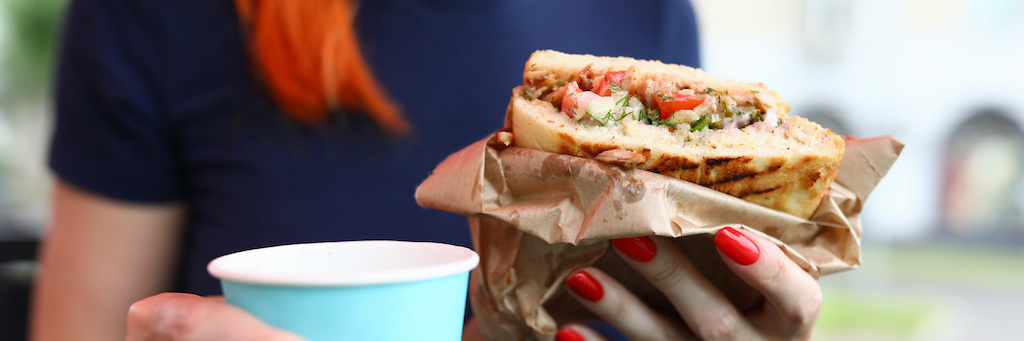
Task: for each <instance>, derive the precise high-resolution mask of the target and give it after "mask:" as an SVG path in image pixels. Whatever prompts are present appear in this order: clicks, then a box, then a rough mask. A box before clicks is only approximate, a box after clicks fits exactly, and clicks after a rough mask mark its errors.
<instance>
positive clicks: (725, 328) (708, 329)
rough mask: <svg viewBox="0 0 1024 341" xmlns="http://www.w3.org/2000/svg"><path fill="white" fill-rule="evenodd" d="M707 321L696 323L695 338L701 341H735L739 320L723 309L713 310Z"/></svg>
mask: <svg viewBox="0 0 1024 341" xmlns="http://www.w3.org/2000/svg"><path fill="white" fill-rule="evenodd" d="M706 316H707V319H704V320H703V321H700V322H699V323H697V330H695V332H696V333H697V336H699V337H700V338H701V339H702V340H735V339H736V336H737V331H738V329H739V325H740V321H739V318H738V317H737V316H736V315H735V314H732V313H730V312H729V311H727V310H725V309H715V310H714V311H713V312H711V313H709V314H708V315H706Z"/></svg>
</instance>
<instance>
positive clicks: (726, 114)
mask: <svg viewBox="0 0 1024 341" xmlns="http://www.w3.org/2000/svg"><path fill="white" fill-rule="evenodd" d="M509 110H510V117H511V126H512V132H513V136H514V137H513V145H515V146H518V147H525V148H532V149H538V150H543V151H547V152H552V153H561V154H569V155H575V156H578V157H583V158H590V159H596V160H600V161H604V162H610V163H617V164H621V165H624V166H626V167H635V168H636V169H641V170H647V171H651V172H655V173H659V174H663V175H667V176H671V177H675V178H678V179H681V180H685V181H690V182H693V183H696V184H699V185H703V186H706V187H710V188H712V189H715V190H718V191H720V192H724V193H726V194H729V195H732V196H735V197H738V198H741V199H743V200H746V201H749V202H752V203H755V204H759V205H762V206H765V207H768V208H772V209H775V210H778V211H782V212H786V213H790V214H793V215H795V216H797V217H800V218H804V219H807V218H809V217H810V216H811V215H812V214H813V213H814V211H815V209H816V208H817V206H818V203H819V202H820V201H821V198H822V196H824V194H825V191H826V190H828V188H829V185H830V184H831V182H832V180H833V179H834V178H835V176H836V172H837V171H838V169H839V162H840V160H841V159H842V156H843V148H844V144H843V140H842V138H840V137H839V136H838V135H836V134H835V133H833V132H832V131H831V130H828V129H825V128H822V127H821V126H819V125H818V124H816V123H813V122H810V121H808V120H806V119H804V118H801V117H797V116H789V115H788V112H789V105H788V104H787V103H786V102H785V101H783V100H782V99H781V98H780V97H779V95H778V93H777V92H775V91H773V90H771V89H768V88H767V87H765V86H764V85H763V84H755V83H746V82H740V81H735V80H730V79H727V78H724V77H719V76H715V75H711V74H708V73H705V72H703V71H702V70H699V69H694V68H690V67H687V66H682V65H673V64H664V63H661V62H657V61H647V60H636V59H631V58H624V57H596V56H591V55H573V54H565V53H560V52H556V51H537V52H535V53H534V54H533V55H532V56H531V57H530V59H529V60H528V61H527V62H526V67H525V70H524V72H523V86H521V87H518V88H516V89H515V91H514V94H513V98H512V102H511V103H510V105H509Z"/></svg>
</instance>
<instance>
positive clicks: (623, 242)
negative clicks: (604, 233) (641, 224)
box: [612, 237, 658, 262]
mask: <svg viewBox="0 0 1024 341" xmlns="http://www.w3.org/2000/svg"><path fill="white" fill-rule="evenodd" d="M612 245H615V248H616V249H619V251H622V253H624V254H626V256H629V258H632V259H633V260H635V261H637V262H646V261H649V260H651V259H654V255H655V254H657V253H658V248H657V247H656V246H654V241H653V240H651V237H634V238H621V239H612Z"/></svg>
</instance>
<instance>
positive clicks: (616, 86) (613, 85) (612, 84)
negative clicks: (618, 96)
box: [608, 82, 622, 92]
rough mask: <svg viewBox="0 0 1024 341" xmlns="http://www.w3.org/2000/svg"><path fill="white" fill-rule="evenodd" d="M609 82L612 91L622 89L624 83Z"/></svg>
mask: <svg viewBox="0 0 1024 341" xmlns="http://www.w3.org/2000/svg"><path fill="white" fill-rule="evenodd" d="M608 83H609V84H610V86H609V88H611V90H612V92H619V91H622V84H621V83H616V82H608Z"/></svg>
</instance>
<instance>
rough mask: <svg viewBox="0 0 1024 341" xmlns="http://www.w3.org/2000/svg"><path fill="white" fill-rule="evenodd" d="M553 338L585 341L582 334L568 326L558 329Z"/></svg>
mask: <svg viewBox="0 0 1024 341" xmlns="http://www.w3.org/2000/svg"><path fill="white" fill-rule="evenodd" d="M555 340H558V341H586V339H584V338H583V335H580V333H577V332H576V331H575V330H572V329H570V328H565V329H562V330H559V331H558V334H555Z"/></svg>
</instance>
